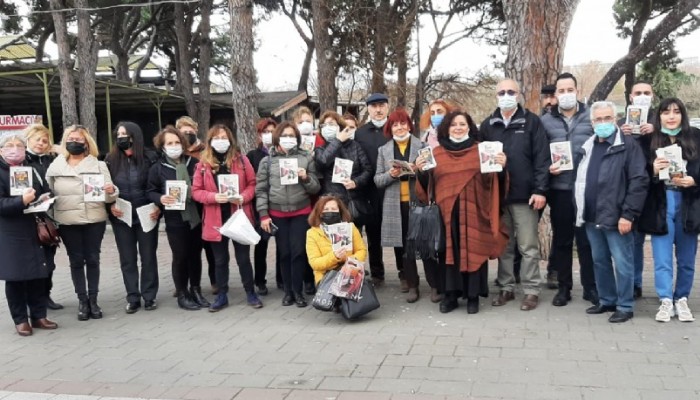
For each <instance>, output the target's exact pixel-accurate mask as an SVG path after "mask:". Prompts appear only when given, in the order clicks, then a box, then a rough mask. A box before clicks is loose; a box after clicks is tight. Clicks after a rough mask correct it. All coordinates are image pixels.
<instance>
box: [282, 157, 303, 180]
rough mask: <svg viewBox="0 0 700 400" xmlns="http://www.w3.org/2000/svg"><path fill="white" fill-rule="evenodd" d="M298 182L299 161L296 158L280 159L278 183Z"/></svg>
mask: <svg viewBox="0 0 700 400" xmlns="http://www.w3.org/2000/svg"><path fill="white" fill-rule="evenodd" d="M297 183H299V161H297V159H296V158H282V159H280V184H282V185H296V184H297Z"/></svg>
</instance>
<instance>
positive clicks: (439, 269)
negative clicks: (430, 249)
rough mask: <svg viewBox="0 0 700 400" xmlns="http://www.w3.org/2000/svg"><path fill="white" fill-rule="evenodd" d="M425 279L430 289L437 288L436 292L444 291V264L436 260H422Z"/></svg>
mask: <svg viewBox="0 0 700 400" xmlns="http://www.w3.org/2000/svg"><path fill="white" fill-rule="evenodd" d="M423 271H424V273H425V280H426V281H428V286H430V288H431V289H437V291H438V293H444V292H445V266H444V265H441V264H440V262H438V260H423Z"/></svg>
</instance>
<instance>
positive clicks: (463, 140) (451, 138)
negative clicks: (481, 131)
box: [450, 134, 469, 143]
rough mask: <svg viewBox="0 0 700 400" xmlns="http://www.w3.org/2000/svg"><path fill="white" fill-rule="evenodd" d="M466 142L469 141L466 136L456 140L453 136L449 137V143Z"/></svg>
mask: <svg viewBox="0 0 700 400" xmlns="http://www.w3.org/2000/svg"><path fill="white" fill-rule="evenodd" d="M467 140H469V135H468V134H467V135H464V136H462V137H461V138H456V137H454V136H450V142H452V143H462V142H466V141H467Z"/></svg>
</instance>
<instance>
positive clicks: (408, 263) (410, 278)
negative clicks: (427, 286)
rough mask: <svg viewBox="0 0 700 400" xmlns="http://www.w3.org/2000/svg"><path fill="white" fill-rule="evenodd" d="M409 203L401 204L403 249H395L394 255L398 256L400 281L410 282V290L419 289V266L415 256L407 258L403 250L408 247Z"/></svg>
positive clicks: (397, 267)
mask: <svg viewBox="0 0 700 400" xmlns="http://www.w3.org/2000/svg"><path fill="white" fill-rule="evenodd" d="M409 208H410V206H409V203H408V202H407V201H404V202H401V241H402V243H403V247H394V255H395V256H396V269H398V270H399V279H405V280H406V282H408V287H409V288H417V287H418V265H417V263H416V257H415V255H413V254H411V255H409V256H408V257H407V255H406V254H405V252H404V251H403V249H404V248H405V247H406V236H407V234H408V212H409Z"/></svg>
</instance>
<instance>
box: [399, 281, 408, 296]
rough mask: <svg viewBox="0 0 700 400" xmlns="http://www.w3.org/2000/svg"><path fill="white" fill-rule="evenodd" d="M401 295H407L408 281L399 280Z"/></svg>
mask: <svg viewBox="0 0 700 400" xmlns="http://www.w3.org/2000/svg"><path fill="white" fill-rule="evenodd" d="M400 290H401V293H408V281H407V280H405V279H401V289H400Z"/></svg>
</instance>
